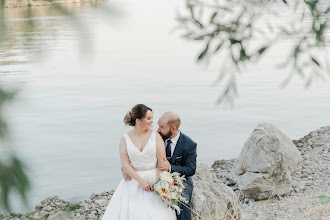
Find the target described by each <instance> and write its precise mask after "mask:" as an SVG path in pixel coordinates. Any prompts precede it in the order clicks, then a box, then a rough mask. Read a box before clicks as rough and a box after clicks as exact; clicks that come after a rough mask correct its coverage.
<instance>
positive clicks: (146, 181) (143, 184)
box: [139, 179, 152, 191]
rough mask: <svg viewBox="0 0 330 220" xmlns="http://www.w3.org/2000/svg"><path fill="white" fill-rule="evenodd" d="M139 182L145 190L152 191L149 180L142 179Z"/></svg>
mask: <svg viewBox="0 0 330 220" xmlns="http://www.w3.org/2000/svg"><path fill="white" fill-rule="evenodd" d="M139 184H140V186H141V188H142V189H144V190H145V191H151V188H152V187H151V186H150V184H149V181H148V180H146V179H142V180H141V181H140V183H139Z"/></svg>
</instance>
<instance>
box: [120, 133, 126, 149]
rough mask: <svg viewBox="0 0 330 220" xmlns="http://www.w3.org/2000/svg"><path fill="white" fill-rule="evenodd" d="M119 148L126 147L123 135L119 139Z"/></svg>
mask: <svg viewBox="0 0 330 220" xmlns="http://www.w3.org/2000/svg"><path fill="white" fill-rule="evenodd" d="M120 146H126V139H125V134H123V135H122V136H121V138H120Z"/></svg>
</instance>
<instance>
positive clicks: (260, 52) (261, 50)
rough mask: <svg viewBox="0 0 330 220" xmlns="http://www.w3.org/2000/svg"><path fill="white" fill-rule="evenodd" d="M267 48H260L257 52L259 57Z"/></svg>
mask: <svg viewBox="0 0 330 220" xmlns="http://www.w3.org/2000/svg"><path fill="white" fill-rule="evenodd" d="M267 48H268V46H265V47H262V48H260V49H259V50H258V54H259V55H261V54H263V53H264V52H265V50H266V49H267Z"/></svg>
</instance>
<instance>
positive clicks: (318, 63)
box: [311, 57, 321, 66]
mask: <svg viewBox="0 0 330 220" xmlns="http://www.w3.org/2000/svg"><path fill="white" fill-rule="evenodd" d="M311 59H312V61H313V62H314V63H315V64H316V65H318V66H321V65H320V62H319V61H317V60H316V58H314V57H311Z"/></svg>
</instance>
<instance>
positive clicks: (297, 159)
mask: <svg viewBox="0 0 330 220" xmlns="http://www.w3.org/2000/svg"><path fill="white" fill-rule="evenodd" d="M301 162H302V157H301V155H300V152H299V150H298V149H297V148H296V146H295V145H294V144H293V142H292V141H291V139H290V138H289V137H288V136H286V135H285V134H283V133H282V132H281V131H280V130H279V129H277V128H276V127H275V126H273V125H271V124H266V123H264V124H259V125H258V126H257V127H256V128H255V129H254V131H253V132H252V134H251V136H250V137H249V138H248V139H247V141H246V142H245V144H244V147H243V149H242V151H241V153H240V156H239V157H238V158H237V159H236V161H235V163H234V166H233V170H232V172H233V175H234V178H235V180H236V181H237V183H238V188H239V189H240V190H241V191H242V192H243V193H244V194H245V196H246V197H247V198H252V199H256V200H262V199H268V198H269V197H271V196H274V195H284V194H287V193H289V192H290V191H291V190H292V188H291V180H292V177H291V176H292V175H293V174H294V173H296V172H297V171H298V170H299V169H300V164H301Z"/></svg>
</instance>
